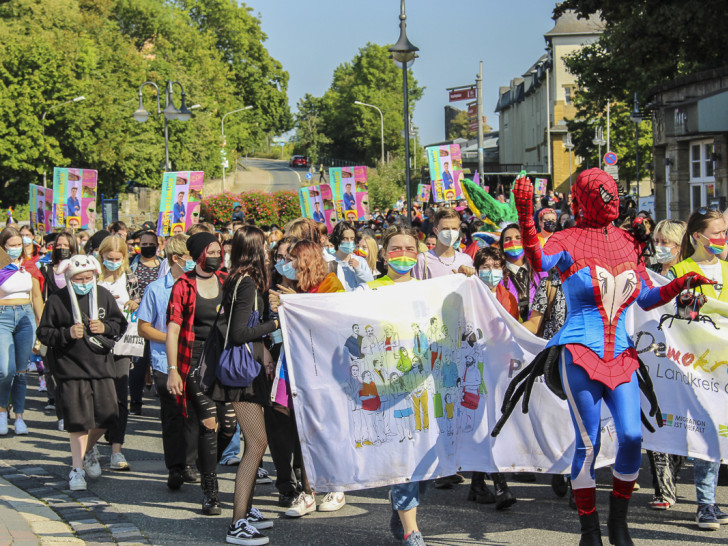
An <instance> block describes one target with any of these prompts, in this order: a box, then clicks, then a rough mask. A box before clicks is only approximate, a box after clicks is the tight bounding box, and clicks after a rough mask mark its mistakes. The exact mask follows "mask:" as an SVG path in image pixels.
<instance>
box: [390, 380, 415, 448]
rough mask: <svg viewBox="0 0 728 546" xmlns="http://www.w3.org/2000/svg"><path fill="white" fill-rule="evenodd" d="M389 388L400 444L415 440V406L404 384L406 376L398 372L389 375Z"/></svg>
mask: <svg viewBox="0 0 728 546" xmlns="http://www.w3.org/2000/svg"><path fill="white" fill-rule="evenodd" d="M389 388H390V392H391V394H390V396H391V400H392V402H391V403H392V406H393V408H394V412H393V414H392V416H393V417H394V421H395V422H396V424H397V431H398V432H399V441H400V443H402V442H404V441H405V439H407V440H413V439H414V437H413V436H412V431H413V430H414V417H413V416H414V414H415V410H414V406H413V404H412V397H411V396H410V393H409V390H407V387H406V385H405V382H404V376H402V375H399V374H398V373H396V372H392V373H391V374H390V375H389Z"/></svg>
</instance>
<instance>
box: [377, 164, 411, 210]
mask: <svg viewBox="0 0 728 546" xmlns="http://www.w3.org/2000/svg"><path fill="white" fill-rule="evenodd" d="M367 183H368V186H369V208H370V209H371V210H374V209H375V208H376V207H379V208H380V209H381V210H384V209H388V208H391V207H392V206H393V205H394V203H396V202H397V199H399V198H400V197H401V196H402V195H404V194H405V173H404V158H401V157H398V158H396V159H395V160H394V161H391V162H390V163H384V164H382V163H381V162H378V163H377V168H376V169H369V170H368V173H367ZM411 186H413V187H412V188H411V192H412V195H415V194H416V193H417V185H416V184H415V183H414V182H412V183H411Z"/></svg>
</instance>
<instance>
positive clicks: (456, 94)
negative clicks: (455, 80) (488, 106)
mask: <svg viewBox="0 0 728 546" xmlns="http://www.w3.org/2000/svg"><path fill="white" fill-rule="evenodd" d="M474 98H475V87H468V88H466V89H456V90H455V91H450V102H457V101H459V100H472V99H474Z"/></svg>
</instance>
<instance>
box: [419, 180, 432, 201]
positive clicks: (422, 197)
mask: <svg viewBox="0 0 728 546" xmlns="http://www.w3.org/2000/svg"><path fill="white" fill-rule="evenodd" d="M430 189H431V186H430V185H429V184H419V185H418V186H417V200H418V201H419V202H420V203H423V204H424V203H427V202H428V201H429V200H430Z"/></svg>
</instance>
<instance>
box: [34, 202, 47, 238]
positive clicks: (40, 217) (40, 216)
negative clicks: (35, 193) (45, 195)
mask: <svg viewBox="0 0 728 546" xmlns="http://www.w3.org/2000/svg"><path fill="white" fill-rule="evenodd" d="M36 215H37V216H36V218H37V220H36V222H37V223H38V224H43V233H45V210H44V207H43V201H38V209H37V211H36Z"/></svg>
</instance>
